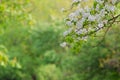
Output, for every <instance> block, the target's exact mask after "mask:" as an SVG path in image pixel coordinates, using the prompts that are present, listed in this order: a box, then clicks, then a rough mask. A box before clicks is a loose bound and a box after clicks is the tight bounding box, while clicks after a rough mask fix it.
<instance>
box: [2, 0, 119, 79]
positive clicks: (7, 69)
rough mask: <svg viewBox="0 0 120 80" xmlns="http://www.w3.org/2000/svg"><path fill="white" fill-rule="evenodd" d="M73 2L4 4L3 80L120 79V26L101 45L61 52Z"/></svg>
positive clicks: (14, 0)
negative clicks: (66, 12) (62, 9)
mask: <svg viewBox="0 0 120 80" xmlns="http://www.w3.org/2000/svg"><path fill="white" fill-rule="evenodd" d="M70 2H71V0H0V80H120V44H119V43H120V37H119V34H120V32H119V30H120V27H118V26H120V24H117V25H114V28H111V29H110V31H109V33H107V36H106V38H105V39H104V40H103V41H102V42H101V43H100V44H99V45H97V44H98V43H99V41H100V38H97V37H96V39H90V40H88V41H87V42H86V43H83V45H82V47H81V46H80V48H79V45H77V46H78V48H74V49H69V48H62V47H60V43H61V42H62V40H63V36H62V33H63V31H64V30H65V25H64V18H65V16H66V14H65V13H62V12H61V8H63V7H64V8H69V7H70ZM88 4H89V3H88ZM101 39H102V38H101Z"/></svg>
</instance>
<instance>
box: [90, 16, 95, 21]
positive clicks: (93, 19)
mask: <svg viewBox="0 0 120 80" xmlns="http://www.w3.org/2000/svg"><path fill="white" fill-rule="evenodd" d="M95 19H96V17H95V16H93V15H90V16H89V17H88V21H95Z"/></svg>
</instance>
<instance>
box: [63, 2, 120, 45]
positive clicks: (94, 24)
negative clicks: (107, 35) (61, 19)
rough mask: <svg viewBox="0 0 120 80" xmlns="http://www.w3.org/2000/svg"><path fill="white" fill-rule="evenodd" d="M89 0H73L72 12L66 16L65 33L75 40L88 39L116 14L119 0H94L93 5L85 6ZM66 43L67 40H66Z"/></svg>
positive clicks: (105, 25)
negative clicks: (66, 28)
mask: <svg viewBox="0 0 120 80" xmlns="http://www.w3.org/2000/svg"><path fill="white" fill-rule="evenodd" d="M88 1H89V0H73V2H72V8H73V7H75V9H73V10H72V9H71V10H72V11H71V13H70V14H69V15H68V17H67V18H66V25H67V26H68V30H66V31H65V32H64V33H63V35H64V36H65V37H68V36H70V37H71V39H72V41H73V42H77V41H80V40H87V38H88V37H89V35H92V34H94V33H96V32H98V31H99V30H101V29H103V28H104V27H107V24H110V20H111V18H112V17H113V16H114V15H116V13H115V12H116V10H117V7H116V5H117V4H118V3H119V1H118V0H94V1H93V6H84V5H83V3H87V2H88ZM64 43H65V42H64Z"/></svg>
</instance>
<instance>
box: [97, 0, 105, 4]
mask: <svg viewBox="0 0 120 80" xmlns="http://www.w3.org/2000/svg"><path fill="white" fill-rule="evenodd" d="M96 2H98V3H99V4H103V3H104V0H96Z"/></svg>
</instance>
